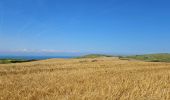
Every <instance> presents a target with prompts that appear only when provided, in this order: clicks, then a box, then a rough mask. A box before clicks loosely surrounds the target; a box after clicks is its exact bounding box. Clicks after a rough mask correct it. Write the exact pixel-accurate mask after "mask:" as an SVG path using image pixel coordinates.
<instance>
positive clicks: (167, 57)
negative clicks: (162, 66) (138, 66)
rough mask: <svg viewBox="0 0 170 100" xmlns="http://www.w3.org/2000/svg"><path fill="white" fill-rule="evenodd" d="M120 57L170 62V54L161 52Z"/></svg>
mask: <svg viewBox="0 0 170 100" xmlns="http://www.w3.org/2000/svg"><path fill="white" fill-rule="evenodd" d="M120 59H136V60H143V61H148V62H170V54H168V53H160V54H146V55H135V56H126V57H120Z"/></svg>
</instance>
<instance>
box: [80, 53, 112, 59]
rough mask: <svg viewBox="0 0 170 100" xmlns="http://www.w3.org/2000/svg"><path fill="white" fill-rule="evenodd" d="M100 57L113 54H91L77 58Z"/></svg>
mask: <svg viewBox="0 0 170 100" xmlns="http://www.w3.org/2000/svg"><path fill="white" fill-rule="evenodd" d="M99 57H112V56H111V55H104V54H89V55H85V56H81V57H77V58H99Z"/></svg>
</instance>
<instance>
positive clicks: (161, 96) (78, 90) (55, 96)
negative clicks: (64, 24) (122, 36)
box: [0, 58, 170, 100]
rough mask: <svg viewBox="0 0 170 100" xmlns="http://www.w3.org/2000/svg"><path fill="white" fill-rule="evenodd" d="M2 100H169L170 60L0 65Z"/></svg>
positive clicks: (72, 60)
mask: <svg viewBox="0 0 170 100" xmlns="http://www.w3.org/2000/svg"><path fill="white" fill-rule="evenodd" d="M0 100H170V63H158V62H157V63H156V62H155V63H153V62H142V61H128V60H119V59H118V58H94V59H87V58H86V59H49V60H42V61H34V62H27V63H17V64H0Z"/></svg>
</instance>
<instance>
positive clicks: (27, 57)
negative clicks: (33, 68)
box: [0, 56, 74, 60]
mask: <svg viewBox="0 0 170 100" xmlns="http://www.w3.org/2000/svg"><path fill="white" fill-rule="evenodd" d="M51 58H65V59H68V58H74V56H0V59H24V60H33V59H34V60H43V59H51Z"/></svg>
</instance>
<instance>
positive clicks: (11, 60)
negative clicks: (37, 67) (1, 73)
mask: <svg viewBox="0 0 170 100" xmlns="http://www.w3.org/2000/svg"><path fill="white" fill-rule="evenodd" d="M30 61H35V60H23V59H0V64H9V63H22V62H30Z"/></svg>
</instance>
